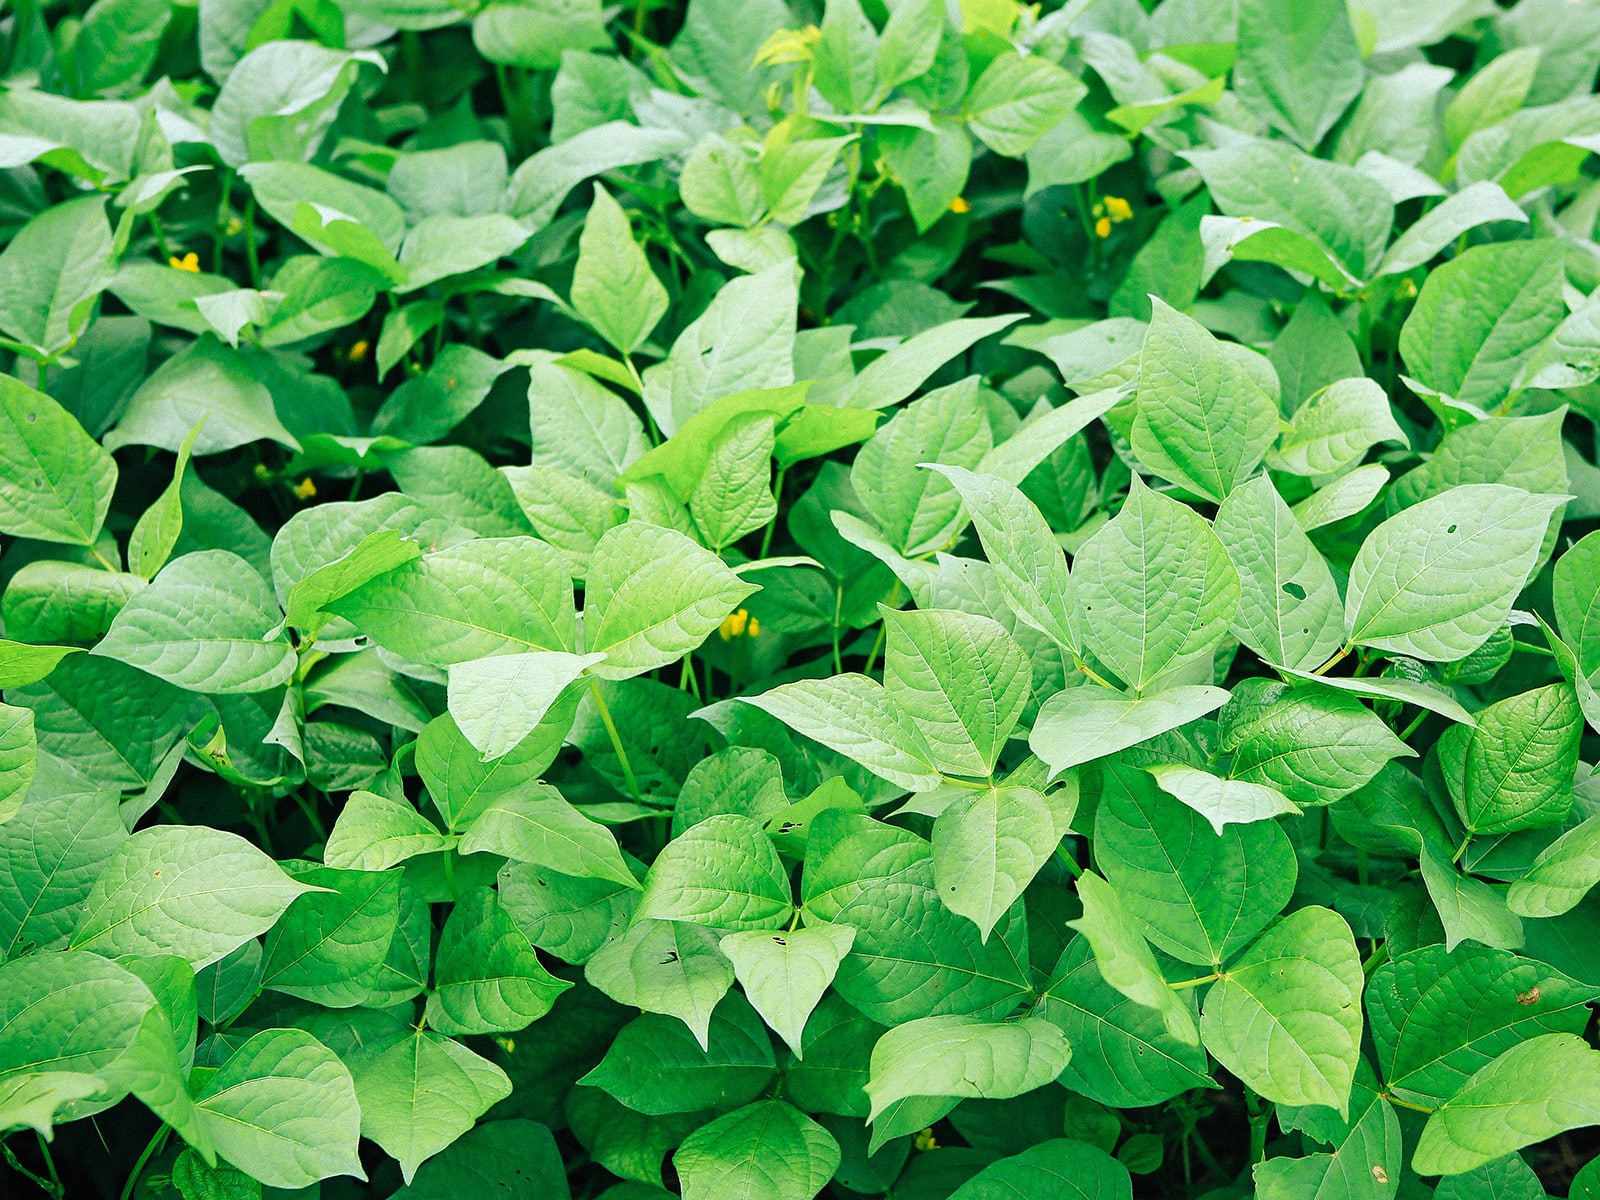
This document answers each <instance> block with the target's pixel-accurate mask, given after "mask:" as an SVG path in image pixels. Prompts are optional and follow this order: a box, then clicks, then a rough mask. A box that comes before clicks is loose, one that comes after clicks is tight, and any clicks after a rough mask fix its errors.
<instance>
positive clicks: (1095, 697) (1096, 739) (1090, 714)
mask: <svg viewBox="0 0 1600 1200" xmlns="http://www.w3.org/2000/svg"><path fill="white" fill-rule="evenodd" d="M1227 700H1228V693H1227V692H1225V691H1224V690H1223V689H1222V688H1219V687H1173V688H1164V689H1162V690H1161V691H1159V692H1154V693H1152V694H1150V695H1148V696H1125V695H1123V694H1122V693H1121V692H1114V691H1112V690H1110V689H1109V688H1103V687H1099V686H1097V685H1093V684H1085V685H1083V686H1081V687H1070V688H1066V689H1064V690H1062V691H1059V692H1057V693H1056V694H1055V695H1054V696H1051V697H1050V699H1048V700H1046V701H1045V702H1044V704H1043V705H1041V706H1040V708H1039V716H1038V718H1037V719H1036V720H1035V722H1034V726H1033V732H1032V733H1031V734H1030V735H1029V737H1028V746H1029V748H1030V749H1031V750H1032V751H1033V752H1034V753H1035V754H1037V755H1038V756H1039V757H1040V758H1042V759H1043V760H1044V761H1045V762H1046V763H1048V764H1049V765H1050V769H1051V770H1052V771H1056V772H1059V771H1065V770H1067V769H1068V768H1070V767H1075V766H1078V765H1080V764H1082V763H1086V762H1091V761H1093V760H1094V759H1097V758H1104V757H1105V756H1107V755H1109V754H1115V753H1117V751H1119V750H1126V749H1128V748H1129V747H1130V746H1136V745H1138V744H1139V743H1140V742H1145V741H1149V740H1150V739H1151V738H1153V737H1157V736H1159V735H1160V734H1163V733H1166V732H1167V731H1168V730H1172V729H1176V728H1178V727H1179V726H1180V725H1187V724H1188V723H1189V722H1190V721H1198V720H1199V719H1200V718H1201V717H1203V716H1205V715H1206V714H1207V713H1209V712H1213V711H1215V710H1216V709H1218V708H1220V707H1222V705H1224V704H1225V703H1227Z"/></svg>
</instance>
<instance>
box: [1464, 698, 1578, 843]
mask: <svg viewBox="0 0 1600 1200" xmlns="http://www.w3.org/2000/svg"><path fill="white" fill-rule="evenodd" d="M1476 715H1477V718H1478V723H1477V725H1476V726H1474V727H1473V728H1470V729H1468V728H1464V727H1461V726H1457V727H1455V728H1453V729H1450V730H1447V731H1446V732H1445V735H1444V736H1443V737H1442V738H1440V739H1439V760H1440V764H1441V765H1442V766H1443V767H1444V768H1445V779H1446V782H1447V783H1448V784H1449V785H1450V795H1451V799H1452V800H1454V801H1455V806H1456V813H1457V815H1458V816H1460V818H1461V820H1462V823H1463V824H1464V825H1465V826H1466V828H1467V830H1468V832H1470V833H1473V834H1500V833H1514V832H1516V831H1517V830H1519V829H1539V828H1543V827H1545V826H1548V825H1559V824H1561V823H1562V822H1563V821H1564V820H1566V816H1567V813H1568V812H1570V811H1571V809H1572V779H1573V776H1574V774H1575V773H1576V772H1577V769H1578V742H1579V740H1580V739H1581V737H1582V734H1583V714H1582V712H1580V711H1579V709H1578V698H1577V695H1576V694H1575V693H1574V691H1573V689H1572V685H1571V684H1568V683H1553V684H1550V685H1549V686H1547V687H1542V688H1534V689H1533V690H1532V691H1527V692H1519V693H1517V694H1516V695H1514V696H1508V697H1506V698H1505V699H1504V700H1500V701H1497V702H1496V703H1494V704H1491V705H1489V706H1488V707H1487V708H1484V709H1481V710H1479V712H1478V713H1477V714H1476Z"/></svg>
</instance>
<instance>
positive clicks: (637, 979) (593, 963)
mask: <svg viewBox="0 0 1600 1200" xmlns="http://www.w3.org/2000/svg"><path fill="white" fill-rule="evenodd" d="M583 973H584V978H585V979H587V980H588V981H589V982H590V983H592V984H593V985H594V986H595V987H597V988H599V989H600V990H601V991H602V992H604V993H605V994H606V995H608V996H610V997H611V998H612V999H613V1000H615V1001H616V1002H617V1003H618V1004H628V1005H632V1006H634V1007H636V1008H642V1009H644V1010H645V1011H646V1012H653V1013H660V1014H662V1015H664V1016H669V1017H676V1018H678V1019H679V1020H680V1021H682V1022H683V1024H684V1025H686V1026H688V1028H689V1030H690V1032H691V1033H693V1034H694V1037H695V1040H696V1041H697V1042H699V1043H700V1048H701V1049H702V1050H705V1049H709V1046H710V1041H709V1039H710V1036H711V1034H710V1028H711V1018H712V1013H713V1011H714V1010H715V1009H716V1007H717V1004H718V1002H719V1001H721V999H722V998H723V996H725V995H727V993H728V989H729V988H730V987H732V986H733V978H734V972H733V965H732V964H731V963H730V962H729V961H728V959H727V958H726V957H724V955H723V954H722V952H721V951H720V950H719V949H718V948H717V935H716V934H715V933H713V932H712V931H711V930H709V929H706V928H705V927H704V926H701V925H690V924H688V923H686V922H683V921H652V920H649V919H641V920H638V921H635V922H633V924H632V925H630V926H629V927H628V929H627V931H626V932H625V933H623V934H621V935H620V936H619V937H617V938H616V939H615V940H614V941H610V942H607V943H606V944H605V945H604V946H602V947H601V948H600V949H599V950H597V951H596V952H595V954H594V956H593V957H592V958H590V959H589V962H588V964H587V965H586V966H585V967H584V972H583ZM769 1052H770V1048H769Z"/></svg>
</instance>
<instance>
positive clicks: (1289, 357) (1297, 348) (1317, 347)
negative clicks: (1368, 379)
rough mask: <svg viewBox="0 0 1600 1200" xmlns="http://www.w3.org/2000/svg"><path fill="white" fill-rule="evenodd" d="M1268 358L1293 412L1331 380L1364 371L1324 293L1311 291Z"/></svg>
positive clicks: (1290, 319) (1302, 300)
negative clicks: (1324, 297) (1323, 295)
mask: <svg viewBox="0 0 1600 1200" xmlns="http://www.w3.org/2000/svg"><path fill="white" fill-rule="evenodd" d="M1267 359H1268V361H1269V362H1271V363H1272V366H1273V369H1274V370H1275V371H1276V372H1277V373H1278V382H1279V384H1280V386H1281V387H1282V389H1283V408H1284V411H1285V412H1289V413H1293V412H1296V411H1298V410H1299V408H1300V406H1301V405H1302V404H1304V403H1305V402H1306V400H1308V399H1309V398H1310V397H1311V396H1313V395H1315V394H1316V393H1317V392H1319V391H1321V390H1322V389H1323V388H1325V387H1327V386H1328V385H1329V384H1331V383H1336V382H1337V381H1339V380H1341V379H1349V378H1351V377H1352V376H1357V375H1360V374H1361V355H1360V354H1359V353H1357V352H1356V345H1355V342H1353V341H1352V340H1351V339H1350V335H1349V334H1348V333H1347V332H1345V328H1344V325H1343V324H1342V323H1341V322H1340V320H1339V318H1338V317H1336V316H1334V315H1333V312H1332V310H1331V309H1329V307H1328V302H1327V301H1326V300H1325V299H1323V297H1322V294H1321V292H1319V291H1316V290H1308V291H1307V292H1306V294H1305V295H1304V296H1302V297H1301V299H1300V303H1298V304H1296V305H1295V306H1294V315H1293V316H1291V317H1290V318H1289V323H1288V324H1287V325H1285V326H1284V327H1283V331H1282V332H1281V333H1279V334H1278V336H1277V337H1276V338H1274V339H1273V341H1272V349H1271V350H1270V351H1268V353H1267Z"/></svg>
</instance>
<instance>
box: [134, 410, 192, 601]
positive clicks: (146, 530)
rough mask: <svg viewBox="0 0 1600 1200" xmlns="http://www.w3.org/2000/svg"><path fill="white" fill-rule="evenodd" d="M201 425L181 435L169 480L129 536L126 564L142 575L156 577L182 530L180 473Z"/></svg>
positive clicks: (186, 463) (181, 473) (135, 572)
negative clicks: (181, 439)
mask: <svg viewBox="0 0 1600 1200" xmlns="http://www.w3.org/2000/svg"><path fill="white" fill-rule="evenodd" d="M200 429H201V426H200V425H196V426H195V427H194V428H193V429H191V430H190V431H189V433H188V436H187V437H185V438H184V439H183V444H182V445H181V446H179V447H178V461H177V463H176V464H175V465H174V466H173V468H172V482H171V483H169V484H167V486H166V488H165V489H164V490H163V491H162V493H161V495H159V496H157V497H156V500H155V503H153V504H152V505H151V506H150V507H149V508H147V509H145V510H144V513H143V514H142V515H141V516H140V517H139V520H138V522H137V523H136V524H135V525H134V527H133V532H132V533H131V534H130V535H129V536H128V567H129V569H130V570H132V572H133V573H134V574H135V575H138V576H140V577H142V578H144V579H154V578H155V574H156V572H157V571H159V570H161V568H162V567H163V566H164V565H165V564H166V561H167V559H168V558H170V557H171V555H172V550H173V547H174V546H176V545H177V544H178V537H179V535H180V534H182V532H183V473H184V471H185V470H186V469H187V468H188V466H189V455H190V453H191V452H192V451H193V450H194V443H195V439H196V438H198V437H199V436H200Z"/></svg>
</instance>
